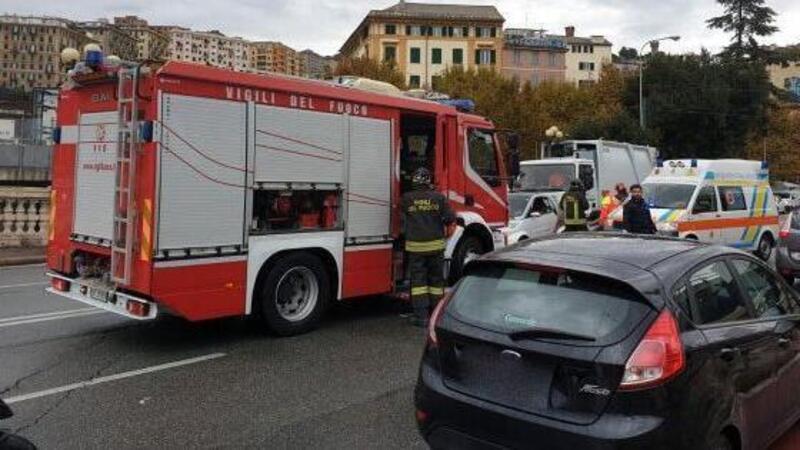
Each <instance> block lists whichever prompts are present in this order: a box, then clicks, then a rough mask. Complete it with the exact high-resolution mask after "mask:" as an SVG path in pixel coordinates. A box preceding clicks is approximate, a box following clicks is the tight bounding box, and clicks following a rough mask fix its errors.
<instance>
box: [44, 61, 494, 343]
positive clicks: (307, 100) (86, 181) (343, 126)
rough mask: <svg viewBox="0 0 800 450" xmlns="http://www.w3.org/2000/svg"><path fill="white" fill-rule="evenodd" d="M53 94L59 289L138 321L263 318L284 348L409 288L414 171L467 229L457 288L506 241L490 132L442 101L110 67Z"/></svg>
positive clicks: (175, 65) (169, 67) (52, 257)
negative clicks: (403, 223) (404, 226)
mask: <svg viewBox="0 0 800 450" xmlns="http://www.w3.org/2000/svg"><path fill="white" fill-rule="evenodd" d="M89 72H91V73H83V74H76V75H74V76H73V79H72V80H71V81H70V82H68V83H67V85H65V87H64V88H63V89H62V90H61V92H60V97H59V103H58V111H57V121H58V130H57V133H56V135H57V144H56V145H55V149H54V152H53V164H52V167H53V185H52V194H51V202H52V207H51V211H52V212H51V222H50V225H51V227H50V232H49V245H48V251H47V266H48V274H49V276H50V277H51V279H52V283H51V286H50V288H49V289H48V291H49V292H51V293H54V294H57V295H61V296H64V297H67V298H70V299H73V300H77V301H80V302H84V303H88V304H91V305H94V306H97V307H99V308H104V309H107V310H110V311H113V312H116V313H118V314H122V315H125V316H127V317H130V318H134V319H152V318H155V317H156V316H157V314H158V313H159V312H169V313H171V314H174V315H178V316H181V317H184V318H186V319H188V320H191V321H198V320H206V319H213V318H220V317H226V316H238V315H250V314H257V315H259V316H261V317H263V319H264V320H265V322H266V324H267V325H268V326H269V328H270V329H271V330H272V331H273V332H275V333H276V334H279V335H292V334H297V333H302V332H305V331H308V330H310V329H311V328H313V327H314V326H315V325H316V324H317V322H318V321H319V319H320V317H321V316H322V315H323V313H324V312H325V309H326V307H327V306H329V305H330V304H331V303H332V302H334V301H336V300H349V299H354V298H359V297H365V296H370V295H376V294H390V293H395V292H398V291H399V290H400V289H401V287H402V286H403V280H405V278H406V276H405V269H404V266H403V246H402V233H401V229H400V214H401V212H400V210H399V207H398V206H399V200H400V197H401V195H402V193H403V192H404V191H405V190H407V189H410V183H409V182H408V181H409V179H410V174H411V173H412V172H413V171H414V170H415V169H416V168H417V167H420V166H424V167H428V168H429V169H430V170H431V172H432V173H433V174H434V184H435V188H436V189H437V190H439V191H440V192H442V193H444V194H445V195H446V196H447V198H448V199H449V200H450V202H451V204H452V206H453V208H454V209H455V210H456V211H457V213H458V216H459V217H460V219H461V220H460V222H461V225H462V227H459V229H458V230H457V231H456V233H455V234H454V235H453V236H452V237H451V238H450V239H449V242H448V245H447V250H446V258H447V259H448V260H449V271H450V274H451V276H458V274H459V273H460V270H461V267H462V265H463V264H464V262H465V260H467V259H469V258H471V257H474V256H475V255H477V254H480V253H484V252H487V251H490V250H493V249H494V248H495V247H497V246H498V245H502V242H503V241H502V234H500V232H499V229H500V228H502V227H503V226H505V225H506V224H507V221H508V212H507V206H506V204H507V192H508V188H507V184H506V179H507V178H506V174H505V168H504V164H503V159H502V157H501V152H500V150H499V148H498V139H497V138H496V136H495V133H494V128H493V125H492V123H491V122H490V121H488V120H486V119H484V118H482V117H479V116H476V115H472V114H467V113H462V112H459V111H457V110H456V109H455V108H453V107H451V106H447V105H443V104H440V103H436V102H432V101H426V100H419V99H414V98H408V97H403V96H393V95H382V94H377V93H372V92H367V91H362V90H358V89H354V88H349V87H345V86H338V85H334V84H330V83H326V82H319V81H311V80H304V79H298V78H290V77H283V76H277V75H256V74H247V73H237V72H232V71H228V70H224V69H218V68H212V67H206V66H200V65H196V64H190V63H182V62H174V61H173V62H168V63H166V64H164V65H162V66H160V67H147V66H122V67H119V68H116V69H110V68H104V67H103V66H102V65H98V67H97V68H96V69H95V70H94V71H89Z"/></svg>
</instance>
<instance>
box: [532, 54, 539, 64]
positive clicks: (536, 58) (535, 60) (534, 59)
mask: <svg viewBox="0 0 800 450" xmlns="http://www.w3.org/2000/svg"><path fill="white" fill-rule="evenodd" d="M538 65H539V52H531V66H533V67H536V66H538Z"/></svg>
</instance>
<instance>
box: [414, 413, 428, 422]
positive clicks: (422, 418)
mask: <svg viewBox="0 0 800 450" xmlns="http://www.w3.org/2000/svg"><path fill="white" fill-rule="evenodd" d="M414 416H415V417H416V419H417V423H419V424H424V423H425V422H427V421H428V418H430V414H428V412H427V411H423V410H421V409H418V410H416V412H415V413H414Z"/></svg>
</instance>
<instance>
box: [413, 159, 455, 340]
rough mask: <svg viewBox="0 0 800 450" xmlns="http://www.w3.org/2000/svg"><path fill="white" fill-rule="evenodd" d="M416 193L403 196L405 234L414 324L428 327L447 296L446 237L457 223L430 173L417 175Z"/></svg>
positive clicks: (423, 169) (414, 185)
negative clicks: (433, 313) (435, 186)
mask: <svg viewBox="0 0 800 450" xmlns="http://www.w3.org/2000/svg"><path fill="white" fill-rule="evenodd" d="M412 183H413V190H412V191H409V192H406V193H405V194H403V199H402V203H401V207H402V209H403V215H402V217H403V232H404V234H405V241H406V242H405V247H406V254H407V257H408V258H407V259H408V268H409V272H410V275H411V304H412V307H413V309H414V315H413V316H412V323H413V324H414V325H417V326H426V325H427V322H428V317H429V316H430V311H431V309H432V308H433V307H435V306H436V303H437V302H438V301H439V299H440V298H441V297H442V295H444V248H445V237H446V235H447V234H448V232H447V231H448V230H449V228H450V226H451V225H452V224H453V223H454V222H455V215H454V214H453V211H452V209H450V205H449V204H448V202H447V199H446V198H445V197H444V195H442V194H440V193H439V192H436V191H434V190H433V189H432V188H431V174H430V171H428V169H426V168H424V167H421V168H419V169H417V170H416V171H415V172H414V176H413V178H412Z"/></svg>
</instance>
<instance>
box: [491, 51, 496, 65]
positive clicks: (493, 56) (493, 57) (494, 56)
mask: <svg viewBox="0 0 800 450" xmlns="http://www.w3.org/2000/svg"><path fill="white" fill-rule="evenodd" d="M491 63H492V64H496V63H497V51H495V50H492V60H491Z"/></svg>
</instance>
